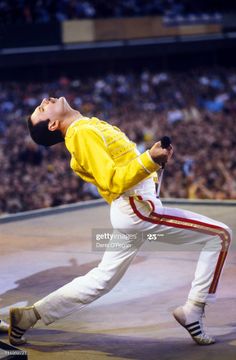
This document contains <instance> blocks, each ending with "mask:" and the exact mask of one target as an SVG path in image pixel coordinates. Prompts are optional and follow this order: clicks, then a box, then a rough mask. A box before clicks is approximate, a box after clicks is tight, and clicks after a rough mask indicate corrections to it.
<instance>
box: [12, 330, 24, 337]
mask: <svg viewBox="0 0 236 360" xmlns="http://www.w3.org/2000/svg"><path fill="white" fill-rule="evenodd" d="M10 336H11V337H13V338H15V339H21V337H22V335H19V334H15V333H14V331H11V335H10Z"/></svg>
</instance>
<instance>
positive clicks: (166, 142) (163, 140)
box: [161, 136, 171, 149]
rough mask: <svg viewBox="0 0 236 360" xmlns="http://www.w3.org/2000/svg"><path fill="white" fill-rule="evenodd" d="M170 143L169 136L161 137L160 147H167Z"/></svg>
mask: <svg viewBox="0 0 236 360" xmlns="http://www.w3.org/2000/svg"><path fill="white" fill-rule="evenodd" d="M170 144H171V138H170V137H169V136H163V137H162V138H161V147H162V149H167V148H168V147H169V146H170Z"/></svg>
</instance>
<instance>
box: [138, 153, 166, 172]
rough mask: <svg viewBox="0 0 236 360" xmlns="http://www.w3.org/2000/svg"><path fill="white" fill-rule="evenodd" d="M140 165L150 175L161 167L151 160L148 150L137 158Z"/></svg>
mask: <svg viewBox="0 0 236 360" xmlns="http://www.w3.org/2000/svg"><path fill="white" fill-rule="evenodd" d="M138 161H139V163H140V165H142V167H143V168H144V169H145V170H146V172H147V173H149V174H152V173H153V172H154V171H158V170H159V169H160V168H161V166H160V165H159V164H157V163H155V161H154V160H153V159H152V157H151V155H150V153H149V150H147V151H145V152H144V153H143V154H141V155H140V156H139V157H138Z"/></svg>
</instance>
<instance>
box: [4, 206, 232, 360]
mask: <svg viewBox="0 0 236 360" xmlns="http://www.w3.org/2000/svg"><path fill="white" fill-rule="evenodd" d="M178 207H181V208H185V209H189V210H192V211H195V212H199V213H202V214H205V215H207V216H210V217H213V218H215V219H217V220H220V221H222V222H225V223H226V224H228V225H229V226H230V227H231V228H232V229H233V231H234V233H235V230H236V211H235V210H236V207H235V206H234V207H233V206H219V205H215V206H210V205H207V206H203V205H191V206H190V205H188V206H186V205H184V206H183V205H181V206H180V205H179V206H178ZM94 228H110V222H109V207H108V206H106V205H102V206H98V207H96V206H95V207H92V208H86V209H81V210H76V211H71V212H64V213H59V214H52V215H48V216H43V217H40V216H39V217H36V218H32V219H25V220H21V221H15V222H9V223H5V224H0V229H1V230H0V233H1V238H0V248H1V252H0V273H1V276H0V300H1V301H0V317H1V318H3V319H4V320H6V321H7V319H8V310H9V307H11V306H14V305H27V304H29V305H31V304H32V303H34V302H35V301H36V300H38V299H40V298H41V297H43V296H45V295H47V294H48V293H49V292H51V291H53V290H55V289H57V288H58V287H59V286H62V285H64V284H65V283H67V282H69V281H70V280H72V279H73V278H74V277H77V276H79V275H82V274H85V273H86V272H87V271H88V270H90V269H91V268H93V267H94V266H96V265H97V264H98V262H99V260H100V259H101V257H102V253H101V252H95V251H93V250H92V243H91V232H92V229H94ZM197 256H198V252H197V251H191V250H190V249H189V251H186V250H185V251H183V250H180V249H179V247H178V249H174V248H170V249H168V250H167V249H165V248H164V249H160V250H159V251H147V250H145V247H144V248H143V249H142V250H141V251H140V252H139V253H138V255H137V257H136V258H135V260H134V261H133V263H132V264H131V266H130V268H129V269H128V271H127V273H126V274H125V276H124V277H123V279H122V280H121V281H120V283H119V284H118V285H117V286H116V287H115V288H114V289H113V290H112V291H111V292H110V293H109V294H107V295H105V296H104V297H102V298H100V299H99V300H97V301H96V302H94V303H93V304H91V305H88V306H87V307H85V308H84V309H83V310H82V311H80V312H77V313H74V314H73V315H71V316H69V317H67V318H65V319H62V320H60V321H58V322H56V323H54V324H52V325H50V326H45V325H43V323H42V322H38V324H37V325H36V326H35V328H33V329H32V330H30V331H29V332H28V344H27V345H26V346H24V347H22V349H24V350H26V351H27V352H28V357H29V359H30V360H41V359H52V360H54V359H56V360H60V359H63V360H65V359H66V360H72V359H75V360H77V359H82V360H84V359H86V360H95V359H96V360H97V359H99V360H100V359H109V360H112V359H116V360H119V359H136V360H157V359H158V360H164V359H165V360H167V359H168V360H177V359H178V360H179V359H181V360H182V359H193V360H194V359H195V360H206V359H212V360H222V359H227V360H235V359H236V240H234V242H233V245H232V247H231V252H230V254H229V256H228V259H227V263H226V266H225V269H224V273H223V276H222V279H221V283H220V285H219V291H218V300H217V302H216V304H214V305H209V306H207V308H206V323H207V325H208V329H209V333H210V334H211V335H214V336H216V338H217V343H216V344H215V345H212V346H208V347H200V346H198V345H196V344H195V343H194V342H193V341H192V340H191V339H190V337H189V335H188V334H187V332H186V331H185V330H184V329H183V328H181V327H180V326H179V325H178V324H177V323H176V321H175V320H174V319H173V317H172V315H171V313H172V310H173V309H174V308H175V307H176V306H178V305H180V304H182V303H183V302H184V301H185V299H186V296H187V294H188V290H189V286H190V283H191V280H192V277H193V273H194V270H195V264H196V259H197ZM1 340H2V341H4V342H7V336H5V335H1Z"/></svg>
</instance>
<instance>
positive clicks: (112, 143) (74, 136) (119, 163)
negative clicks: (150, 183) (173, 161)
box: [65, 117, 160, 203]
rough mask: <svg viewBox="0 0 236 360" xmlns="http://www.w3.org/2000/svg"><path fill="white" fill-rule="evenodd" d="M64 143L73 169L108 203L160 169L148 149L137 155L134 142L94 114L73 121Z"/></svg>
mask: <svg viewBox="0 0 236 360" xmlns="http://www.w3.org/2000/svg"><path fill="white" fill-rule="evenodd" d="M65 144H66V147H67V149H68V150H69V152H70V153H71V162H70V166H71V168H72V169H73V171H74V172H75V173H76V174H77V175H79V176H80V177H81V178H82V179H83V180H85V181H87V182H90V183H92V184H94V185H96V186H97V188H98V191H99V193H100V195H101V196H102V197H103V198H104V199H105V200H106V201H107V202H108V203H111V202H112V201H113V200H114V199H116V198H118V197H119V196H120V195H121V194H123V193H124V192H125V191H127V190H129V189H130V188H132V187H133V186H135V185H136V184H138V183H139V182H140V181H142V180H144V179H146V178H148V177H150V176H152V175H151V174H152V173H153V172H155V171H157V170H159V169H160V166H159V165H158V164H156V163H155V162H154V161H153V160H152V158H151V156H150V154H149V151H146V152H144V153H143V154H141V155H139V153H138V151H137V149H136V145H135V144H134V143H133V142H132V141H130V140H129V139H128V138H127V136H126V135H125V134H124V133H123V132H121V131H120V129H118V128H117V127H115V126H112V125H110V124H108V123H107V122H105V121H100V120H99V119H97V118H95V117H92V118H91V119H89V118H82V119H80V120H77V121H75V122H73V123H72V124H71V125H70V126H69V127H68V129H67V132H66V136H65Z"/></svg>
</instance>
